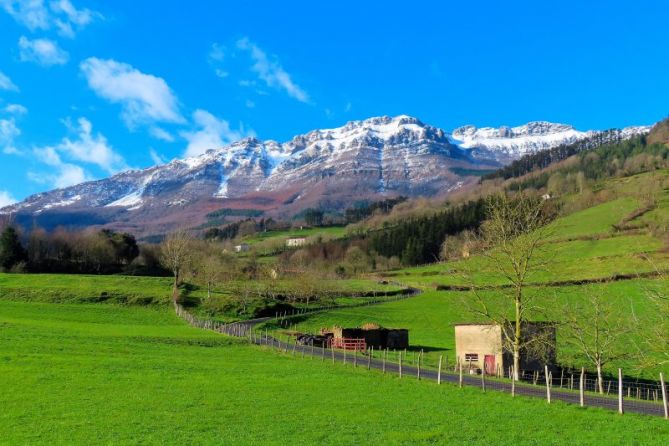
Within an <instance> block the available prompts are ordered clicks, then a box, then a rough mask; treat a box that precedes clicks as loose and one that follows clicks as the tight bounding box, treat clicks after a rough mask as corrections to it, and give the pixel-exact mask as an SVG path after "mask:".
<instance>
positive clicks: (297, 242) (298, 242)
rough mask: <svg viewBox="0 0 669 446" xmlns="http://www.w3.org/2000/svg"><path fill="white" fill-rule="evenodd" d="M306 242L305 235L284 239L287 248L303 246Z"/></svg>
mask: <svg viewBox="0 0 669 446" xmlns="http://www.w3.org/2000/svg"><path fill="white" fill-rule="evenodd" d="M306 244H307V238H306V237H291V238H289V239H288V240H286V246H288V247H289V248H296V247H298V246H304V245H306Z"/></svg>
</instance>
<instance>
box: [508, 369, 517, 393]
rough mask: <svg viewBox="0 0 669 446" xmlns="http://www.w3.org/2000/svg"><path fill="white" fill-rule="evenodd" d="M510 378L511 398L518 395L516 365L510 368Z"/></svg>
mask: <svg viewBox="0 0 669 446" xmlns="http://www.w3.org/2000/svg"><path fill="white" fill-rule="evenodd" d="M512 373H513V374H512ZM509 378H511V398H513V397H515V396H516V368H515V367H514V366H511V368H510V369H509Z"/></svg>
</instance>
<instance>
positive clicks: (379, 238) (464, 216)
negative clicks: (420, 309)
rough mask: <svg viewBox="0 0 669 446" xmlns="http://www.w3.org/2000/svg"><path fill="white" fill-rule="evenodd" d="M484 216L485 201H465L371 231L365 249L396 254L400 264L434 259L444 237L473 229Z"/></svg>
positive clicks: (417, 263) (439, 250) (382, 253)
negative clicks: (424, 215)
mask: <svg viewBox="0 0 669 446" xmlns="http://www.w3.org/2000/svg"><path fill="white" fill-rule="evenodd" d="M485 215H486V206H485V200H483V199H479V200H474V201H468V202H466V203H463V204H461V205H457V206H453V207H451V208H449V209H447V210H445V211H442V212H438V213H436V214H434V215H431V216H426V217H414V218H410V219H408V220H406V221H403V222H402V223H399V224H398V225H396V226H394V227H392V228H387V229H383V230H381V231H379V232H375V233H373V234H372V235H371V236H370V240H369V249H370V251H374V252H376V253H378V254H380V255H382V256H385V257H393V256H397V257H399V259H400V260H401V262H402V264H404V265H419V264H423V263H432V262H436V261H438V260H439V258H440V252H441V248H442V244H443V242H444V240H445V238H446V237H447V236H452V235H455V234H458V233H461V232H463V231H466V230H474V229H477V228H478V227H479V226H480V224H481V222H482V221H483V220H484V219H485Z"/></svg>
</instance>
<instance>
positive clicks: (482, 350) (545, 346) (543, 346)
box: [455, 322, 556, 375]
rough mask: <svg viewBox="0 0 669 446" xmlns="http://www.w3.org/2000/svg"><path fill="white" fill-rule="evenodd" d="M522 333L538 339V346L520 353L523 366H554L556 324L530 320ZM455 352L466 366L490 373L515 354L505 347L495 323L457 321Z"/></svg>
mask: <svg viewBox="0 0 669 446" xmlns="http://www.w3.org/2000/svg"><path fill="white" fill-rule="evenodd" d="M522 332H523V333H524V337H525V339H528V340H529V339H533V338H535V339H537V343H536V346H537V348H535V349H532V351H531V352H530V351H525V352H524V353H521V357H520V369H521V370H527V371H533V370H543V368H544V366H545V365H548V366H553V365H555V363H556V361H555V359H556V358H555V339H556V336H555V324H554V323H551V322H527V323H525V324H524V325H523V328H522ZM539 340H540V342H539ZM455 354H456V358H457V359H458V361H459V362H460V363H461V364H462V365H463V367H465V368H469V369H470V370H472V371H474V370H476V371H479V370H480V371H485V373H486V374H490V375H493V374H496V373H497V372H498V371H499V370H506V369H507V368H508V367H511V366H512V365H513V355H512V353H511V351H509V350H508V349H506V348H504V343H503V340H502V329H501V327H500V326H499V325H496V324H456V325H455Z"/></svg>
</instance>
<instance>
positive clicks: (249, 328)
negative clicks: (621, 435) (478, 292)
mask: <svg viewBox="0 0 669 446" xmlns="http://www.w3.org/2000/svg"><path fill="white" fill-rule="evenodd" d="M174 308H175V312H176V314H177V315H178V316H179V317H181V318H182V319H184V320H185V321H186V322H188V323H189V324H190V325H191V326H194V327H197V328H201V329H205V330H212V331H215V332H218V333H222V334H227V335H230V336H236V337H241V338H245V339H246V340H248V342H249V343H252V344H255V345H260V346H265V347H269V348H272V349H274V350H278V351H281V352H283V353H284V354H288V355H292V356H293V357H300V358H304V357H308V358H311V359H315V358H320V360H321V361H323V362H326V361H328V362H331V363H333V364H334V363H342V364H348V365H351V366H353V367H366V368H368V369H375V370H379V371H381V372H382V373H383V374H394V375H397V376H398V377H399V378H402V379H404V378H407V379H418V380H433V381H437V383H439V384H441V383H444V382H447V383H453V384H456V385H458V386H460V387H462V386H470V387H479V388H480V389H481V390H482V391H484V392H485V391H488V390H495V391H499V392H505V393H509V394H511V395H513V396H515V395H522V396H528V397H535V398H543V399H546V400H547V401H548V402H549V403H550V402H552V401H562V402H565V403H570V404H578V405H580V406H583V407H585V406H591V407H600V408H604V409H609V410H616V411H618V412H620V413H624V412H633V413H639V414H646V415H654V416H663V417H665V418H669V404H667V388H666V384H665V383H664V382H663V377H662V376H661V381H660V382H658V383H653V382H639V381H629V380H624V379H622V371H620V372H619V379H615V380H614V379H607V380H605V381H604V384H603V389H602V392H601V393H600V392H599V385H598V382H597V379H596V377H593V376H592V375H591V374H590V375H588V374H586V373H585V372H583V373H581V372H580V371H579V372H578V373H573V372H571V371H566V370H565V371H558V372H557V374H555V373H553V372H552V371H550V370H548V368H545V370H544V371H527V370H524V371H520V373H519V380H515V379H513V371H512V370H511V369H506V370H504V369H501V368H500V369H498V370H497V371H496V373H494V374H492V375H489V374H486V373H480V371H479V370H477V369H471V370H470V369H469V368H468V367H467V366H466V365H463V364H458V363H456V364H451V365H450V366H449V365H448V364H447V363H446V362H444V361H443V358H442V357H440V358H439V362H438V364H437V366H436V367H435V366H434V365H433V364H425V361H424V355H423V352H422V351H420V352H416V351H407V350H389V349H374V347H369V348H367V349H365V350H364V351H357V350H353V351H351V350H346V349H337V348H333V347H332V345H330V346H317V345H314V344H313V343H311V344H307V345H301V344H299V343H298V342H297V339H296V338H295V337H294V336H292V335H290V334H287V333H276V332H273V333H272V334H271V335H270V333H269V330H268V329H265V330H264V331H260V330H257V329H256V327H257V326H258V325H260V324H262V323H265V322H268V321H271V320H278V318H271V317H265V318H259V319H253V320H248V321H240V322H234V323H221V322H217V321H212V320H207V319H201V318H198V317H197V316H194V315H193V314H191V313H189V312H188V311H187V310H186V309H185V308H184V307H183V306H181V305H180V304H178V303H175V304H174ZM320 311H323V310H320ZM302 314H304V313H302ZM291 316H293V315H291ZM291 316H285V317H291ZM280 317H284V316H280Z"/></svg>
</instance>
